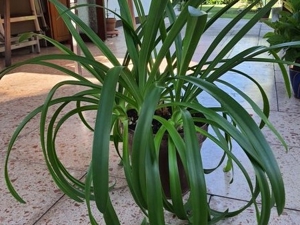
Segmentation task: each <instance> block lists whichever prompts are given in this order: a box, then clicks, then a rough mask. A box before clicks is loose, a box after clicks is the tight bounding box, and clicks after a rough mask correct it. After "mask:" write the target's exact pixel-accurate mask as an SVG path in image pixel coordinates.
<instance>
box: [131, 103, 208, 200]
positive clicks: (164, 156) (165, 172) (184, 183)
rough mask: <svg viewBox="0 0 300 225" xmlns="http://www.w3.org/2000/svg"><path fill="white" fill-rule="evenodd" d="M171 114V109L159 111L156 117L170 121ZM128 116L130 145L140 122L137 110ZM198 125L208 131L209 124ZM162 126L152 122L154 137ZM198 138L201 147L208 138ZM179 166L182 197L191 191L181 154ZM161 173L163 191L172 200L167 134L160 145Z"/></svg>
mask: <svg viewBox="0 0 300 225" xmlns="http://www.w3.org/2000/svg"><path fill="white" fill-rule="evenodd" d="M171 113H172V112H171V109H170V108H168V109H165V111H163V110H158V111H156V112H155V114H156V115H159V116H162V117H164V118H165V119H170V118H171ZM127 115H128V117H129V118H130V121H131V123H130V125H129V144H130V143H132V139H133V134H134V130H135V126H136V123H137V120H138V114H137V112H136V111H135V110H129V111H128V112H127ZM192 116H193V117H203V114H201V113H198V114H197V113H196V114H192ZM196 125H197V126H199V127H201V128H202V129H204V130H207V129H208V125H207V124H203V123H198V124H196ZM160 126H161V124H160V123H159V122H158V121H156V120H153V121H152V130H153V134H154V135H155V133H156V132H157V131H158V130H159V128H160ZM179 132H180V135H181V136H182V137H183V136H184V133H183V131H179ZM197 136H198V141H199V144H200V146H201V144H202V143H203V142H204V140H205V139H206V137H205V136H203V135H201V134H200V133H198V134H197ZM177 165H178V173H179V179H180V185H181V190H182V195H184V194H186V193H187V192H188V191H189V184H188V179H187V176H186V173H185V171H184V167H183V164H182V161H181V160H180V158H179V154H177ZM159 173H160V178H161V184H162V188H163V191H164V193H165V195H166V197H167V198H171V191H170V177H169V163H168V135H167V134H166V135H165V136H164V137H163V139H162V141H161V145H160V150H159Z"/></svg>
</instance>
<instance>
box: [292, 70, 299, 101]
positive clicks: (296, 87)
mask: <svg viewBox="0 0 300 225" xmlns="http://www.w3.org/2000/svg"><path fill="white" fill-rule="evenodd" d="M289 72H290V79H291V84H292V88H293V91H294V96H295V98H300V71H298V70H294V69H292V68H290V69H289Z"/></svg>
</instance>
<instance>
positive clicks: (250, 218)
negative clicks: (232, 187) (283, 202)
mask: <svg viewBox="0 0 300 225" xmlns="http://www.w3.org/2000/svg"><path fill="white" fill-rule="evenodd" d="M245 204H246V203H245V202H243V201H238V200H232V199H226V198H221V197H212V199H211V203H210V206H211V207H212V208H213V209H216V210H219V211H225V210H227V209H229V210H230V211H233V210H238V209H239V208H241V207H243V206H244V205H245ZM299 222H300V211H297V210H288V209H285V210H284V212H283V213H282V215H281V216H278V214H277V211H276V209H275V208H273V209H272V212H271V217H270V220H269V224H270V225H287V224H288V225H297V224H299ZM241 224H243V225H244V224H249V225H253V224H257V222H256V216H255V209H254V207H250V208H247V209H246V210H245V211H244V212H242V213H241V214H239V215H238V216H235V217H233V218H227V219H225V220H222V221H220V222H218V223H217V225H241Z"/></svg>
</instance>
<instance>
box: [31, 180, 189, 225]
mask: <svg viewBox="0 0 300 225" xmlns="http://www.w3.org/2000/svg"><path fill="white" fill-rule="evenodd" d="M110 197H111V201H112V204H113V206H114V207H115V210H116V213H117V215H118V216H119V219H120V222H121V224H122V225H138V224H141V222H142V220H143V219H144V217H145V216H144V214H143V213H142V211H141V210H140V209H139V208H138V206H137V205H136V203H135V202H134V200H133V198H132V196H131V193H130V192H129V188H128V187H127V184H126V181H125V180H124V179H116V185H115V187H114V188H113V189H112V190H111V192H110ZM92 211H93V213H94V216H95V218H96V220H97V222H98V223H99V224H104V220H103V217H102V215H101V214H99V212H98V211H97V208H96V206H95V203H94V202H92ZM165 222H166V224H170V225H171V224H172V225H187V224H188V222H187V221H184V220H180V219H178V218H176V217H175V216H174V215H173V214H172V213H169V212H165ZM43 224H48V225H55V224H65V225H79V224H90V222H89V217H88V214H87V208H86V205H85V203H78V202H74V201H73V200H70V199H69V198H67V197H63V198H62V199H60V200H59V201H58V203H57V204H56V205H55V206H54V207H52V208H51V209H49V211H48V212H47V213H46V214H45V215H43V217H42V218H40V219H39V221H37V223H36V225H43Z"/></svg>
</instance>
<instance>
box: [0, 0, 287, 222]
mask: <svg viewBox="0 0 300 225" xmlns="http://www.w3.org/2000/svg"><path fill="white" fill-rule="evenodd" d="M49 1H50V2H51V3H52V4H54V5H55V6H56V8H57V10H58V11H59V12H60V14H61V17H62V19H63V20H64V21H65V23H66V26H67V27H68V28H69V30H70V32H71V34H72V35H74V38H76V41H77V44H78V46H79V47H80V48H81V51H82V54H83V55H81V56H78V55H76V54H74V53H73V52H72V51H71V50H70V49H69V48H67V47H66V46H64V45H63V44H61V43H59V42H57V41H55V40H52V39H51V38H48V37H45V36H43V35H40V36H41V37H43V38H45V39H46V40H48V41H49V42H51V43H52V44H53V45H54V46H56V47H58V48H59V49H61V50H62V54H56V55H44V56H43V55H41V56H37V57H35V58H33V59H28V60H25V61H24V62H20V63H16V64H14V65H12V66H10V67H8V68H6V69H4V70H3V71H1V73H0V77H1V76H4V75H5V74H7V73H8V72H9V71H11V70H12V69H14V68H16V67H19V66H22V65H24V64H39V65H44V66H50V67H52V68H56V69H58V70H60V71H61V72H63V73H65V74H68V75H69V76H70V78H72V79H70V80H65V81H63V82H60V83H58V84H56V85H55V86H54V87H53V89H52V90H51V91H50V92H49V95H48V97H47V98H46V100H45V102H44V104H43V105H42V106H40V107H38V108H37V109H35V110H33V111H32V113H30V114H29V115H28V116H27V117H26V118H25V119H24V121H23V122H22V123H21V124H20V125H19V127H18V128H17V130H16V131H15V133H14V134H13V136H12V138H11V141H10V143H9V147H8V152H7V156H6V161H5V177H6V182H7V186H8V188H9V190H10V192H11V193H12V194H13V195H14V197H15V198H16V199H18V200H19V201H21V202H24V200H23V199H22V198H21V196H19V194H18V193H17V192H16V190H15V188H14V186H13V183H12V181H11V180H10V177H9V169H8V167H9V156H10V153H11V151H12V150H13V145H14V142H15V140H16V138H17V137H18V135H19V133H20V131H21V130H22V129H23V128H24V126H25V125H26V124H27V123H28V122H29V121H30V120H31V119H32V118H33V117H34V116H35V115H37V114H39V113H40V116H41V120H40V131H41V132H40V143H41V147H42V150H43V153H44V158H45V161H46V163H47V166H48V170H49V172H50V174H51V175H52V177H53V179H54V181H55V182H56V184H57V185H58V187H59V188H60V189H61V190H62V191H63V192H64V193H65V194H66V195H68V196H70V197H71V198H73V199H75V200H77V201H81V200H85V201H86V204H87V206H88V213H89V217H90V220H91V223H92V224H96V221H95V219H94V217H93V214H92V210H91V206H90V201H91V200H95V202H96V205H97V208H98V210H99V211H100V212H101V213H102V214H103V217H104V219H105V221H106V223H107V224H119V223H120V222H119V219H118V217H119V215H117V213H116V212H115V210H114V206H113V203H112V202H111V199H110V194H109V190H110V187H109V167H108V164H109V152H110V151H112V149H110V147H109V144H110V142H113V143H114V144H115V147H116V149H117V151H118V153H119V155H120V160H121V163H122V165H123V168H124V172H125V176H126V180H127V183H128V186H129V189H130V191H131V194H132V196H133V198H134V200H135V202H136V204H137V205H138V206H139V207H140V209H141V210H142V212H143V213H144V214H145V216H146V217H147V220H146V221H148V222H149V223H150V224H155V225H156V224H164V223H165V220H164V219H165V218H164V217H165V216H164V210H167V211H170V212H172V213H174V214H175V215H176V216H177V217H178V218H179V219H182V220H187V221H188V222H189V223H190V224H195V225H200V224H212V223H215V222H218V221H220V220H222V219H224V218H226V217H231V216H235V215H237V214H239V213H240V212H242V211H243V210H245V209H247V208H248V207H249V206H251V205H254V206H255V212H256V215H257V221H258V224H267V223H268V221H269V217H270V213H271V208H272V207H273V206H274V205H275V207H276V208H277V212H278V214H281V213H282V211H283V208H284V203H285V192H284V184H283V180H282V176H281V172H280V170H279V167H278V164H277V162H276V159H275V157H274V155H273V152H272V149H271V147H270V145H269V144H268V142H267V141H266V139H265V137H264V135H263V133H262V131H261V128H262V127H264V126H265V125H268V126H269V128H270V129H271V130H272V131H273V132H274V133H275V134H276V135H277V136H278V138H279V139H280V140H281V141H282V143H283V144H284V141H283V140H282V138H281V137H280V135H279V134H278V132H277V131H276V129H275V128H274V127H273V126H272V124H271V123H270V122H269V121H268V119H267V117H268V115H269V103H268V99H267V98H266V97H265V93H264V90H263V88H262V87H261V86H260V85H259V83H258V82H256V81H255V80H254V79H253V78H251V76H250V75H249V74H246V73H245V72H243V71H241V70H239V69H238V68H237V66H238V65H240V64H242V63H243V62H256V63H258V62H275V63H278V64H279V65H280V68H281V69H282V73H283V76H287V72H286V71H285V67H284V66H283V63H284V61H282V60H280V59H278V56H277V54H276V53H274V52H273V51H271V53H272V55H273V56H274V57H275V58H274V59H273V58H269V57H267V58H266V57H260V55H261V54H262V53H266V52H268V51H269V50H273V49H275V47H274V46H273V47H267V46H253V47H251V48H248V49H245V50H244V51H242V52H240V53H238V54H237V55H235V56H233V57H232V58H227V57H226V55H227V54H228V52H229V51H231V50H232V48H233V47H234V46H235V45H236V43H237V42H238V41H240V39H241V37H243V36H244V35H245V34H246V33H247V32H248V31H249V30H250V29H251V28H252V27H253V26H254V25H255V24H256V23H257V21H259V19H260V18H261V16H262V15H263V14H264V13H265V12H266V11H267V10H269V9H270V7H271V6H272V5H273V4H275V3H276V0H271V1H270V2H269V3H268V4H267V5H266V6H264V8H263V9H262V10H261V11H260V12H258V13H257V15H255V16H254V17H253V18H252V19H251V20H249V21H248V22H247V23H246V24H245V26H244V27H243V28H241V29H240V30H239V31H238V32H237V33H236V34H235V35H234V36H233V37H232V38H231V39H230V40H229V41H228V42H226V44H225V45H224V46H223V47H222V50H221V51H220V52H218V53H217V54H216V55H214V57H211V55H212V54H213V52H214V51H215V50H216V48H217V47H218V45H219V43H220V42H221V41H222V40H223V39H224V38H226V34H228V33H231V29H232V28H234V27H235V25H236V24H237V23H238V22H239V21H240V20H241V19H242V18H243V16H244V15H245V14H246V13H247V12H249V11H250V10H251V8H253V7H254V6H255V5H256V4H257V2H254V3H253V4H251V5H250V6H249V7H247V8H246V9H245V10H243V11H242V12H241V13H240V14H238V15H237V16H236V17H235V18H234V19H232V20H231V21H230V22H229V23H228V25H226V27H224V28H223V29H222V31H220V33H219V34H217V37H216V38H215V39H214V40H213V41H212V43H211V44H210V45H209V47H208V49H207V51H206V52H205V53H204V54H203V56H202V58H201V59H200V60H199V61H197V62H193V60H192V57H193V54H194V52H195V49H197V46H198V44H199V41H200V40H201V36H202V35H203V33H204V32H205V31H206V30H208V29H209V28H210V26H211V25H212V24H214V22H215V21H216V20H217V19H218V18H219V17H220V16H221V15H222V14H223V13H225V12H226V11H227V10H228V9H230V8H231V7H232V6H233V5H234V4H235V3H237V2H238V0H235V1H232V2H231V3H229V4H228V5H227V6H226V7H224V8H223V9H222V10H221V11H220V12H218V13H217V14H216V15H214V16H213V17H212V18H210V19H209V20H208V18H207V14H206V13H205V12H202V11H200V10H199V9H198V7H199V5H200V4H201V3H202V2H203V1H202V0H189V1H188V2H187V4H186V5H185V6H184V8H183V9H182V11H181V12H180V14H179V15H178V16H176V15H175V11H174V8H175V6H176V4H177V3H178V1H151V4H150V9H149V13H148V16H146V15H145V14H144V11H143V9H142V8H141V7H142V4H141V1H139V0H137V1H135V4H136V7H137V8H138V9H139V12H140V14H139V17H140V18H139V19H140V21H141V24H140V26H139V27H137V28H136V29H135V28H134V26H133V22H132V17H131V14H130V10H129V7H128V3H127V0H119V6H120V19H121V20H122V24H123V29H124V37H125V42H126V46H127V50H128V52H127V54H126V55H125V57H124V61H123V62H122V63H120V62H119V60H118V59H117V57H116V56H115V55H114V54H113V53H112V52H111V51H110V49H109V48H108V47H107V46H106V45H105V43H104V42H103V41H102V40H101V39H100V38H99V37H98V36H97V35H96V34H95V33H94V32H93V31H92V30H91V29H90V28H89V27H88V26H87V25H86V24H85V23H84V22H82V21H81V20H80V19H79V18H78V17H77V16H76V15H74V14H73V13H72V12H71V11H69V10H68V9H67V8H66V7H65V6H63V5H62V4H60V3H59V1H58V0H49ZM166 19H168V23H166V22H165V21H166ZM73 22H75V23H76V24H77V26H78V27H79V28H80V30H81V31H82V32H84V33H85V34H86V35H88V36H89V38H90V40H91V41H92V42H93V43H94V44H95V45H96V46H97V47H98V48H99V49H100V50H101V52H102V53H103V54H104V56H105V57H106V58H107V60H108V61H109V62H110V63H111V65H112V66H110V67H108V66H106V65H104V64H103V63H102V62H99V61H97V60H96V59H95V58H94V56H93V54H92V53H91V52H90V51H89V49H88V48H87V46H86V44H85V43H84V41H83V40H82V39H81V38H80V36H79V35H78V34H77V30H76V29H75V28H74V25H73ZM183 29H185V34H184V35H182V31H183ZM290 45H292V44H290ZM210 58H212V59H210ZM53 59H55V60H58V59H63V60H70V61H75V62H78V63H79V64H80V65H81V66H82V67H84V68H85V69H86V70H87V71H88V72H89V73H90V74H91V75H92V76H93V77H94V78H95V79H96V80H97V82H92V81H90V80H89V79H86V78H85V77H83V76H81V75H79V74H76V73H75V72H74V71H72V70H69V69H68V68H64V67H62V66H60V65H57V64H55V63H54V62H52V60H53ZM192 62H193V64H191V63H192ZM228 72H230V73H234V74H235V75H237V76H242V77H246V78H249V80H250V81H252V82H253V85H256V86H257V87H258V88H259V90H260V93H261V96H262V99H263V102H264V107H263V108H262V109H260V108H259V107H258V106H257V105H256V103H255V102H253V100H252V99H251V98H249V97H248V96H247V95H246V94H245V93H243V91H242V90H240V89H239V87H236V86H234V85H232V84H230V83H229V82H226V81H225V80H222V77H223V75H225V74H227V73H228ZM74 79H75V80H74ZM219 84H222V85H225V86H227V87H228V88H231V89H233V90H234V91H235V92H236V93H237V94H239V95H240V96H241V97H242V98H243V99H244V100H245V101H247V102H248V103H249V104H250V106H252V110H253V111H254V112H255V114H256V115H257V117H258V118H260V121H259V122H258V123H257V122H255V121H254V119H253V118H252V116H251V115H250V114H249V112H248V111H247V110H246V109H245V108H244V107H243V106H242V105H241V104H240V103H239V102H237V101H236V100H235V99H234V98H233V97H232V96H230V95H229V94H228V93H226V91H224V90H223V89H222V88H221V87H219ZM65 85H72V86H73V85H74V86H80V87H83V90H82V91H79V92H78V93H75V94H74V95H70V96H64V97H54V94H55V93H56V91H57V90H59V89H60V88H61V87H64V86H65ZM203 93H206V94H207V95H209V96H210V97H212V98H214V99H215V100H216V101H217V102H218V104H217V105H216V106H214V107H210V106H206V105H205V104H203V102H201V99H199V98H198V96H199V95H201V94H203ZM71 103H75V104H74V108H73V107H71V105H70V104H71ZM52 106H57V108H55V109H54V114H53V115H52V116H50V115H49V109H50V108H51V107H52ZM86 111H95V112H96V114H97V116H96V120H95V122H94V123H92V124H91V123H89V122H88V121H89V120H87V119H86V117H85V112H86ZM73 115H79V117H80V118H81V120H82V123H83V124H84V125H85V126H87V127H88V128H89V129H90V130H92V131H93V132H94V139H93V149H92V154H91V164H90V167H89V168H88V171H87V175H86V179H85V181H84V182H83V181H81V180H78V179H76V178H75V177H73V176H72V174H71V173H69V172H68V170H67V169H66V168H65V167H64V165H63V163H62V162H61V160H60V158H59V157H58V156H57V154H56V148H57V146H56V142H55V140H56V137H57V135H58V132H59V130H60V128H61V126H62V125H63V124H64V123H65V122H66V121H67V120H68V119H69V118H70V117H72V116H73ZM46 118H50V121H49V123H48V122H47V120H46ZM202 124H206V126H209V127H210V129H209V130H207V129H206V126H202ZM131 129H132V140H131V141H130V132H131ZM199 134H200V135H202V137H204V138H206V139H207V140H210V141H213V142H214V143H215V144H216V146H218V147H219V148H220V149H221V150H222V151H223V152H224V156H223V157H222V158H221V159H220V163H219V166H218V167H220V166H221V165H224V163H226V162H225V159H227V162H228V163H227V165H228V167H229V169H230V168H233V167H234V168H235V169H236V170H241V171H242V173H243V175H244V177H245V179H246V181H247V184H248V186H249V192H250V193H251V198H250V199H249V202H248V203H247V204H245V205H244V206H243V207H241V208H240V209H237V210H235V211H230V210H226V211H224V212H218V211H216V210H214V209H211V208H210V205H209V204H208V202H207V187H206V179H205V174H207V173H210V174H213V173H214V171H215V169H216V168H211V169H206V168H204V167H203V164H202V163H203V162H202V158H201V152H200V145H201V140H199ZM166 135H167V144H168V147H167V154H168V157H167V158H168V159H167V160H168V161H167V162H166V163H168V168H167V171H166V173H167V174H168V176H169V189H170V196H169V198H167V196H166V193H165V191H164V188H163V187H162V181H161V180H162V179H161V176H160V175H161V174H160V165H159V164H160V163H159V161H160V157H161V156H160V147H161V143H162V142H163V140H164V136H166ZM202 139H203V138H202ZM233 141H234V142H236V143H237V146H240V148H241V150H242V151H244V152H245V154H246V156H247V157H248V158H249V161H250V163H251V165H252V166H253V171H248V170H246V169H245V167H244V165H243V164H241V163H240V162H239V160H238V157H237V156H236V155H235V152H234V151H232V149H231V147H232V142H233ZM129 142H131V143H129ZM120 146H121V148H120ZM179 161H180V163H181V164H182V167H183V170H184V172H185V175H186V177H187V182H188V188H189V195H188V196H182V194H183V193H182V185H181V183H180V178H179V172H178V164H179ZM252 173H253V174H254V176H255V180H252V179H251V178H250V174H252ZM186 199H187V200H186ZM258 201H259V202H260V203H261V206H258ZM144 224H146V222H145V223H144Z"/></svg>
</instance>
